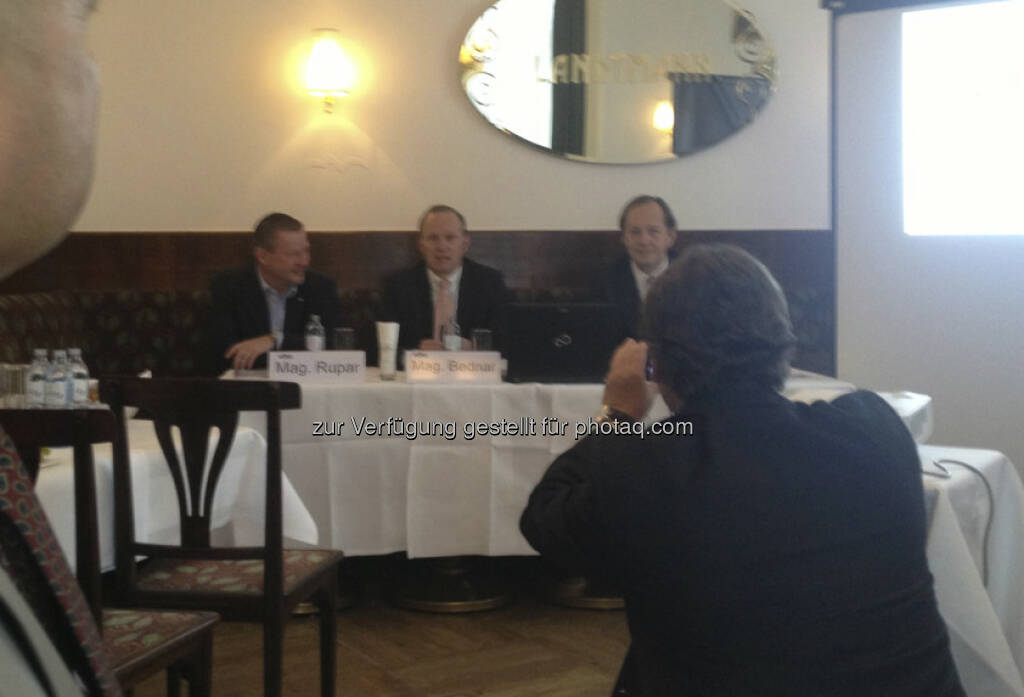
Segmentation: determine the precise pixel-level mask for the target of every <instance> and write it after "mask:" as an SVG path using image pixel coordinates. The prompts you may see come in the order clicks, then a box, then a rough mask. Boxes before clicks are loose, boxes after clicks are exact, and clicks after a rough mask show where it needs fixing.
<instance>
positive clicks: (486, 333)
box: [472, 329, 494, 351]
mask: <svg viewBox="0 0 1024 697" xmlns="http://www.w3.org/2000/svg"><path fill="white" fill-rule="evenodd" d="M472 336H473V350H474V351H490V350H491V349H492V348H494V334H493V332H491V330H490V329H474V330H473V334H472Z"/></svg>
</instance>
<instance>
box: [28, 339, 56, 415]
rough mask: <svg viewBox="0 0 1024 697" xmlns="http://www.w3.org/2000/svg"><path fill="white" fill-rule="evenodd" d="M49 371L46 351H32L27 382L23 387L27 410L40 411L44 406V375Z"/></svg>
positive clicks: (41, 349) (42, 349)
mask: <svg viewBox="0 0 1024 697" xmlns="http://www.w3.org/2000/svg"><path fill="white" fill-rule="evenodd" d="M49 369H50V362H49V361H48V360H46V349H44V348H37V349H35V350H34V351H32V365H31V366H29V369H28V382H27V383H26V385H25V404H26V406H28V408H29V409H42V408H43V407H45V406H46V374H47V372H48V371H49Z"/></svg>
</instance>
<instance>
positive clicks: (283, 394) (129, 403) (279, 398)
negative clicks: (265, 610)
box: [100, 377, 301, 592]
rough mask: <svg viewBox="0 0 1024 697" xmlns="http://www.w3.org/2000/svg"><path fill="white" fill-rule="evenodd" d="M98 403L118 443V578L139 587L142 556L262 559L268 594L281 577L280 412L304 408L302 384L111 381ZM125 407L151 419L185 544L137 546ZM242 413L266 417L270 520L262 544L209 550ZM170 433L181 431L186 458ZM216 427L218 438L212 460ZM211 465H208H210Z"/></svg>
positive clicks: (105, 383) (103, 384)
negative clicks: (108, 414)
mask: <svg viewBox="0 0 1024 697" xmlns="http://www.w3.org/2000/svg"><path fill="white" fill-rule="evenodd" d="M100 399H101V401H103V402H105V403H107V404H109V405H110V407H111V410H112V411H113V414H114V418H115V420H116V422H117V428H116V434H115V439H114V518H115V522H114V525H115V531H114V535H115V540H116V542H117V551H116V557H117V562H116V566H117V580H118V585H119V586H120V587H121V588H122V589H131V588H134V587H135V564H134V560H135V558H136V557H137V556H147V557H154V558H156V557H171V558H217V559H225V558H230V559H262V560H263V561H264V562H265V565H264V568H265V572H264V573H265V575H266V578H265V584H266V585H265V588H266V589H267V592H273V590H274V589H275V588H277V589H278V590H279V589H280V585H281V579H280V570H281V535H282V530H281V410H282V409H295V408H298V407H299V406H300V403H301V396H300V392H299V386H298V385H297V384H295V383H288V382H268V381H254V380H217V379H214V378H127V377H126V378H120V377H118V378H109V379H104V380H102V381H101V383H100ZM124 407H136V408H138V410H139V414H140V418H145V419H148V420H151V421H152V422H153V428H154V430H155V432H156V437H157V440H158V441H159V443H160V449H161V451H162V453H163V455H164V459H165V460H166V462H167V465H168V468H169V472H170V476H171V480H172V481H173V483H174V490H175V495H176V497H177V502H178V514H179V519H180V522H181V544H180V545H168V544H153V543H143V542H139V541H138V540H137V539H136V536H135V522H134V511H133V505H132V498H131V497H132V484H131V478H132V472H131V467H130V464H131V463H130V458H129V450H130V449H129V443H128V428H127V417H126V415H125V412H124ZM240 411H262V412H264V413H266V416H267V432H266V436H267V458H266V511H265V514H266V518H265V526H264V545H263V546H260V547H238V548H212V547H211V544H210V532H211V531H210V525H211V520H212V512H213V511H212V509H213V501H214V494H215V493H216V488H217V482H218V481H219V479H220V475H221V473H222V471H223V469H224V464H225V462H226V461H227V455H228V452H229V451H230V449H231V445H232V442H233V440H234V434H235V430H236V428H237V426H238V413H239V412H240ZM172 428H177V429H178V431H179V433H180V442H181V451H182V457H180V458H179V455H178V448H177V446H176V444H175V442H174V437H173V435H172ZM213 429H217V430H218V432H219V438H218V440H217V443H216V447H215V449H214V452H213V456H212V458H209V457H208V453H209V450H210V439H211V436H212V433H213ZM207 460H209V462H207Z"/></svg>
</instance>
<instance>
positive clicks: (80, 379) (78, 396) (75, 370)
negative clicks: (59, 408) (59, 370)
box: [68, 348, 89, 407]
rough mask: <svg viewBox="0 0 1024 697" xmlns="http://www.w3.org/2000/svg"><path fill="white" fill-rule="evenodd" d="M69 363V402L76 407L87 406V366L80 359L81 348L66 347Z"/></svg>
mask: <svg viewBox="0 0 1024 697" xmlns="http://www.w3.org/2000/svg"><path fill="white" fill-rule="evenodd" d="M68 356H70V358H71V365H70V366H69V369H68V373H69V378H70V381H71V403H72V404H73V405H75V406H76V407H87V406H89V368H88V367H86V365H85V361H83V360H82V349H80V348H70V349H68Z"/></svg>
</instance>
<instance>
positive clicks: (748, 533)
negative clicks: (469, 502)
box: [520, 245, 964, 697]
mask: <svg viewBox="0 0 1024 697" xmlns="http://www.w3.org/2000/svg"><path fill="white" fill-rule="evenodd" d="M644 317H645V325H646V327H647V331H648V332H649V334H650V337H649V340H650V345H649V346H648V345H647V344H644V343H641V342H636V341H633V340H627V341H626V342H625V343H624V344H623V345H622V346H621V347H620V348H619V350H618V351H617V352H616V353H615V356H614V357H613V358H612V363H611V368H610V370H609V373H608V377H607V381H606V384H605V392H604V406H603V407H602V409H601V413H600V415H599V416H597V417H596V419H595V420H594V423H595V424H597V425H596V426H594V427H593V428H594V429H595V430H596V429H601V430H598V432H596V433H594V434H593V435H589V436H587V437H586V438H584V439H583V440H581V441H580V442H579V443H578V444H577V445H576V446H575V447H574V448H572V449H571V450H569V451H568V452H566V453H564V454H563V455H561V456H560V457H559V458H558V459H556V460H555V462H554V463H553V464H552V465H551V467H550V468H549V469H548V471H547V472H546V473H545V474H544V477H543V479H542V480H541V482H540V483H539V484H538V485H537V487H536V488H535V489H534V491H533V493H532V494H531V495H530V499H529V503H528V504H527V507H526V509H525V511H524V512H523V515H522V519H521V522H520V527H521V529H522V531H523V534H524V535H525V536H526V539H528V540H529V541H530V544H531V545H533V547H534V548H535V549H536V550H538V551H539V552H540V553H541V554H543V555H545V556H546V557H548V558H550V559H551V560H552V561H555V562H557V563H558V564H560V565H562V566H565V567H568V568H569V569H570V570H574V571H577V572H583V573H586V574H587V575H588V576H591V577H596V576H603V577H605V578H606V579H607V580H609V581H611V582H613V583H615V584H616V587H618V588H621V589H622V591H623V596H624V598H625V601H626V616H627V620H628V624H629V631H630V638H631V644H630V648H629V651H628V653H627V655H626V658H625V661H624V663H623V666H622V670H621V671H620V675H619V681H618V683H617V685H616V687H615V692H614V695H616V696H617V697H626V696H628V697H667V696H669V695H671V696H673V697H675V696H680V697H685V696H689V695H693V696H697V695H700V696H701V697H736V696H739V695H743V696H747V695H758V696H760V697H865V696H866V695H871V696H872V697H963V695H964V692H963V689H962V687H961V686H960V682H959V678H958V676H957V672H956V668H955V666H954V664H953V660H952V657H951V654H950V650H949V638H948V635H947V633H946V627H945V624H944V623H943V620H942V618H941V617H940V615H939V611H938V606H937V601H936V598H935V592H934V589H933V585H932V576H931V573H930V572H929V570H928V562H927V558H926V556H925V540H926V533H927V520H926V515H925V505H924V491H923V485H922V482H921V472H920V462H919V460H918V454H917V448H916V446H915V444H914V441H913V439H912V438H911V436H910V433H909V432H908V431H907V428H906V426H904V425H903V423H902V421H901V420H900V417H899V416H898V415H897V414H896V413H895V412H894V411H893V410H892V408H890V407H889V406H888V405H887V404H886V403H885V402H884V401H883V400H882V399H881V398H880V397H879V396H878V395H875V394H873V393H870V392H854V393H852V394H847V395H843V396H841V397H839V398H838V399H836V400H835V401H834V402H832V403H826V402H816V403H814V404H797V403H793V402H790V401H789V400H787V399H786V398H785V397H784V396H782V395H781V394H779V388H781V386H782V383H783V380H784V377H785V375H786V373H787V372H788V370H789V356H790V355H791V353H792V348H793V344H794V342H795V339H794V336H793V333H792V329H791V326H790V322H789V315H788V312H787V310H786V301H785V299H784V297H783V295H782V292H781V290H780V289H779V287H778V284H777V283H776V282H775V280H774V279H773V278H772V277H771V275H770V274H769V273H768V271H767V269H765V268H764V266H762V265H761V264H760V263H759V262H757V261H756V260H754V258H753V257H751V256H750V255H749V254H747V253H746V252H744V251H742V250H740V249H738V248H736V247H729V246H725V245H697V246H693V247H690V248H689V249H687V251H686V252H684V253H683V254H682V256H681V257H680V258H679V259H678V260H676V261H675V262H673V264H672V265H671V266H670V267H669V270H668V271H666V272H665V277H664V280H663V281H662V282H660V283H659V284H658V285H657V286H656V287H655V288H654V290H653V291H652V293H651V294H650V295H649V296H648V299H647V301H646V305H645V309H644ZM649 360H650V361H651V366H652V367H653V371H654V377H655V380H656V383H657V388H658V389H659V390H660V392H661V394H662V396H663V397H664V399H665V402H666V404H668V406H669V407H670V408H671V410H672V412H673V416H671V417H669V418H668V419H666V420H665V421H662V422H658V423H656V424H652V425H650V426H649V427H648V430H646V431H645V432H643V433H642V434H641V433H638V432H637V429H638V428H643V427H644V425H643V424H640V423H638V421H637V420H638V419H640V418H642V417H643V415H644V414H645V412H646V410H647V408H648V407H649V405H650V401H651V398H650V395H651V392H650V391H649V389H648V387H649V383H647V382H646V381H645V374H646V369H647V366H648V361H649Z"/></svg>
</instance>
